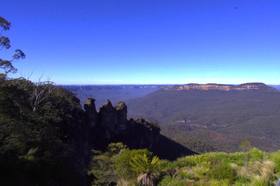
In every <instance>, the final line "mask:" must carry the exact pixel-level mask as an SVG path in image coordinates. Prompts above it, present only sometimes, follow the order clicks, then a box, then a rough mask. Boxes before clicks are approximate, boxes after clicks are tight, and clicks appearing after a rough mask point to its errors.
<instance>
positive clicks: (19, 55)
mask: <svg viewBox="0 0 280 186" xmlns="http://www.w3.org/2000/svg"><path fill="white" fill-rule="evenodd" d="M10 27H11V23H10V22H9V21H7V20H6V19H5V18H3V17H1V16H0V50H3V49H6V50H8V49H10V48H11V41H10V39H9V38H8V37H6V36H4V35H2V34H1V33H2V32H4V31H7V30H9V29H10ZM23 58H25V54H24V52H23V51H22V50H20V49H16V50H15V51H14V54H13V55H12V57H11V59H2V58H1V57H0V69H2V70H3V71H4V74H5V75H7V74H9V73H16V72H17V69H16V68H15V67H14V65H13V62H14V61H15V60H19V59H23Z"/></svg>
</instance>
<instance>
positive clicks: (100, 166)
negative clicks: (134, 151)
mask: <svg viewBox="0 0 280 186" xmlns="http://www.w3.org/2000/svg"><path fill="white" fill-rule="evenodd" d="M123 150H126V146H125V145H123V144H122V143H111V144H109V145H108V148H107V151H106V152H100V151H93V156H92V160H91V164H90V167H89V171H88V175H89V176H90V177H92V181H91V185H92V186H94V185H96V186H102V185H104V186H106V185H111V184H116V183H117V181H118V179H117V175H116V172H115V167H114V160H115V157H116V156H117V155H118V154H120V153H121V152H122V151H123Z"/></svg>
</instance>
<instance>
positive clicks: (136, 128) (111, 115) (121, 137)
mask: <svg viewBox="0 0 280 186" xmlns="http://www.w3.org/2000/svg"><path fill="white" fill-rule="evenodd" d="M84 109H85V115H86V121H87V123H88V139H89V140H88V141H89V142H88V144H89V148H90V149H99V150H104V149H106V147H107V145H108V144H109V143H112V142H122V143H124V144H125V145H127V146H128V147H129V148H136V149H137V148H147V149H149V150H151V151H152V152H154V153H155V154H157V155H159V156H160V157H161V158H166V159H175V158H177V157H179V156H181V155H189V154H193V153H194V152H192V151H191V150H189V149H187V148H185V147H184V146H182V145H180V144H177V143H176V142H174V141H172V140H170V139H168V138H166V137H164V136H162V135H161V134H160V128H159V127H158V126H157V125H156V124H153V123H151V122H148V121H146V120H144V119H127V106H126V104H125V103H124V102H119V103H118V104H117V105H116V106H113V105H112V103H111V102H110V101H109V100H108V101H107V103H106V104H104V105H103V106H102V107H101V108H100V110H99V112H97V111H96V109H95V104H94V99H92V98H89V99H88V100H87V101H86V103H85V104H84Z"/></svg>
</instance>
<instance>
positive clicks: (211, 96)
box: [128, 83, 280, 151]
mask: <svg viewBox="0 0 280 186" xmlns="http://www.w3.org/2000/svg"><path fill="white" fill-rule="evenodd" d="M128 106H129V108H130V113H129V114H130V115H131V116H133V117H145V118H150V119H151V120H156V121H158V123H159V124H161V126H162V128H164V131H165V134H166V135H167V136H169V137H171V138H173V139H175V140H177V141H179V142H181V143H183V144H185V145H186V146H190V145H191V144H190V143H189V139H192V141H197V140H200V141H202V143H205V144H208V145H210V146H212V147H213V148H214V149H216V150H225V151H235V150H238V148H239V144H240V143H241V142H242V141H243V140H246V139H249V140H250V141H251V142H252V144H253V145H254V146H257V147H259V148H262V149H265V150H275V149H278V148H279V145H280V138H279V136H280V92H279V91H277V90H276V89H275V88H272V87H270V86H267V85H265V84H262V83H248V84H242V85H219V84H206V85H199V84H189V85H179V86H173V87H168V88H164V89H161V90H158V91H156V92H153V93H151V94H148V95H146V96H144V97H141V98H137V99H134V100H131V101H129V102H128Z"/></svg>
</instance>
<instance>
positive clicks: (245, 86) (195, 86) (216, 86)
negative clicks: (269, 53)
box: [166, 83, 276, 91]
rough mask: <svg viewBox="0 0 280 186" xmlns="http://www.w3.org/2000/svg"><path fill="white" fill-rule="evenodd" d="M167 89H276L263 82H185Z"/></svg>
mask: <svg viewBox="0 0 280 186" xmlns="http://www.w3.org/2000/svg"><path fill="white" fill-rule="evenodd" d="M166 89H167V90H203V91H209V90H219V91H246V90H247V91H248V90H263V91H276V89H274V88H272V87H270V86H267V85H265V84H264V83H245V84H240V85H225V84H215V83H209V84H193V83H192V84H186V85H176V86H173V87H167V88H166Z"/></svg>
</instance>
